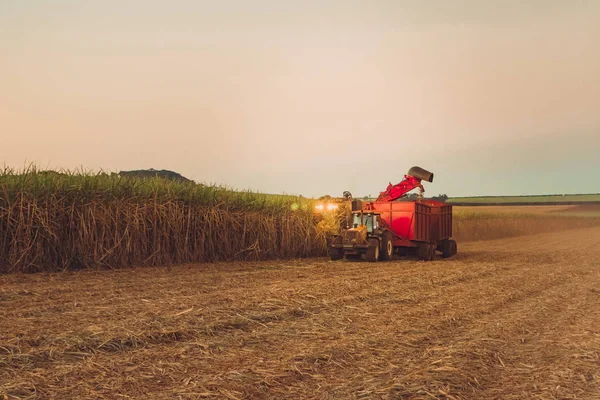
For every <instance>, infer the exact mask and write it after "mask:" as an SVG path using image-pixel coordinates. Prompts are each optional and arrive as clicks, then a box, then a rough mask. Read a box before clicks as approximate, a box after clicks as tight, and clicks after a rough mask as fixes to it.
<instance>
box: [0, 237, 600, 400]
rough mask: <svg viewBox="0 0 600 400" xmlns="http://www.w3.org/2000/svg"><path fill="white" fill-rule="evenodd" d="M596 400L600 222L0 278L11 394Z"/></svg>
mask: <svg viewBox="0 0 600 400" xmlns="http://www.w3.org/2000/svg"><path fill="white" fill-rule="evenodd" d="M3 396H4V398H8V399H12V398H24V399H25V398H31V399H34V398H40V399H42V398H43V399H45V398H55V399H74V398H95V399H118V398H125V399H127V398H136V399H137V398H152V399H196V398H228V399H243V398H257V399H298V398H315V399H345V398H357V399H358V398H360V399H363V398H364V399H367V398H369V399H370V398H374V399H378V398H384V399H538V398H539V399H600V228H587V229H580V230H575V231H564V232H557V233H550V234H541V235H535V236H527V237H517V238H510V239H502V240H495V241H488V242H477V243H462V244H461V243H459V255H458V256H456V257H454V258H451V259H448V260H441V259H439V260H438V261H435V262H430V263H429V262H418V261H413V260H397V261H393V262H387V263H376V264H373V263H367V262H364V261H362V262H350V261H338V262H331V261H329V260H325V259H309V260H300V261H291V262H290V261H279V262H246V263H217V264H203V265H184V266H177V267H172V268H170V267H162V268H156V267H153V268H137V269H125V270H104V271H80V272H65V273H58V274H47V273H41V274H32V275H24V274H14V275H5V276H0V399H1V398H2V397H3Z"/></svg>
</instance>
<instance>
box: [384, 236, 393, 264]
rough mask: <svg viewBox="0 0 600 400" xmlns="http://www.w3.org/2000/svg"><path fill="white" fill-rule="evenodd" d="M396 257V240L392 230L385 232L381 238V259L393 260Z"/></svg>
mask: <svg viewBox="0 0 600 400" xmlns="http://www.w3.org/2000/svg"><path fill="white" fill-rule="evenodd" d="M393 257H394V242H393V240H392V234H391V232H390V231H385V232H383V235H382V238H381V260H382V261H391V260H392V258H393Z"/></svg>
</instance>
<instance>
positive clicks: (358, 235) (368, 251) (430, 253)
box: [329, 167, 457, 261]
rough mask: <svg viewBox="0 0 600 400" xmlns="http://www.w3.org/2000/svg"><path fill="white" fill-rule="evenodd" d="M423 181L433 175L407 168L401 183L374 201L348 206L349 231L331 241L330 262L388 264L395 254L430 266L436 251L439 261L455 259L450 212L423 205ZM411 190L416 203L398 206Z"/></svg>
mask: <svg viewBox="0 0 600 400" xmlns="http://www.w3.org/2000/svg"><path fill="white" fill-rule="evenodd" d="M422 181H426V182H433V173H431V172H429V171H426V170H424V169H423V168H420V167H412V168H411V169H410V170H409V171H408V173H407V174H406V175H404V179H403V180H402V181H401V182H400V183H397V184H395V185H392V184H391V183H390V184H389V185H388V187H387V188H386V190H385V191H383V192H381V193H380V194H379V197H377V200H375V201H364V202H362V203H360V202H353V207H352V216H351V217H352V226H348V227H346V228H345V229H342V230H341V232H340V234H339V235H336V236H334V237H333V239H332V241H331V244H330V245H329V253H330V256H331V259H332V260H340V259H342V258H344V257H346V258H349V259H359V258H361V257H362V255H363V254H365V255H366V259H367V261H389V260H391V259H392V258H393V256H394V253H396V254H399V255H413V256H416V258H417V259H419V260H423V261H431V260H433V259H435V257H436V252H438V251H439V252H440V253H441V255H442V257H444V258H448V257H452V256H453V255H455V254H456V252H457V246H456V241H455V240H453V239H452V206H451V205H449V204H446V203H443V202H440V201H436V200H429V199H423V198H422V194H423V192H424V189H423V185H422V184H421V182H422ZM413 189H419V196H418V199H417V200H413V201H397V200H398V199H400V198H402V197H403V196H405V195H406V194H407V193H408V192H410V191H411V190H413Z"/></svg>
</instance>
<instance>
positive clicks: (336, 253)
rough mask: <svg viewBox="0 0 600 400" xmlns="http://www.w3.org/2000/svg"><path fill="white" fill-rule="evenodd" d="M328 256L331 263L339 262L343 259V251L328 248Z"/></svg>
mask: <svg viewBox="0 0 600 400" xmlns="http://www.w3.org/2000/svg"><path fill="white" fill-rule="evenodd" d="M329 255H330V256H331V261H337V260H341V259H342V258H344V249H340V248H337V247H330V248H329Z"/></svg>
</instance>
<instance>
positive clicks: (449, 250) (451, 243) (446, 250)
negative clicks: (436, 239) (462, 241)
mask: <svg viewBox="0 0 600 400" xmlns="http://www.w3.org/2000/svg"><path fill="white" fill-rule="evenodd" d="M456 250H457V246H456V241H455V240H452V239H446V240H444V241H443V242H442V257H444V258H448V257H452V256H453V255H455V254H456Z"/></svg>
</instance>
